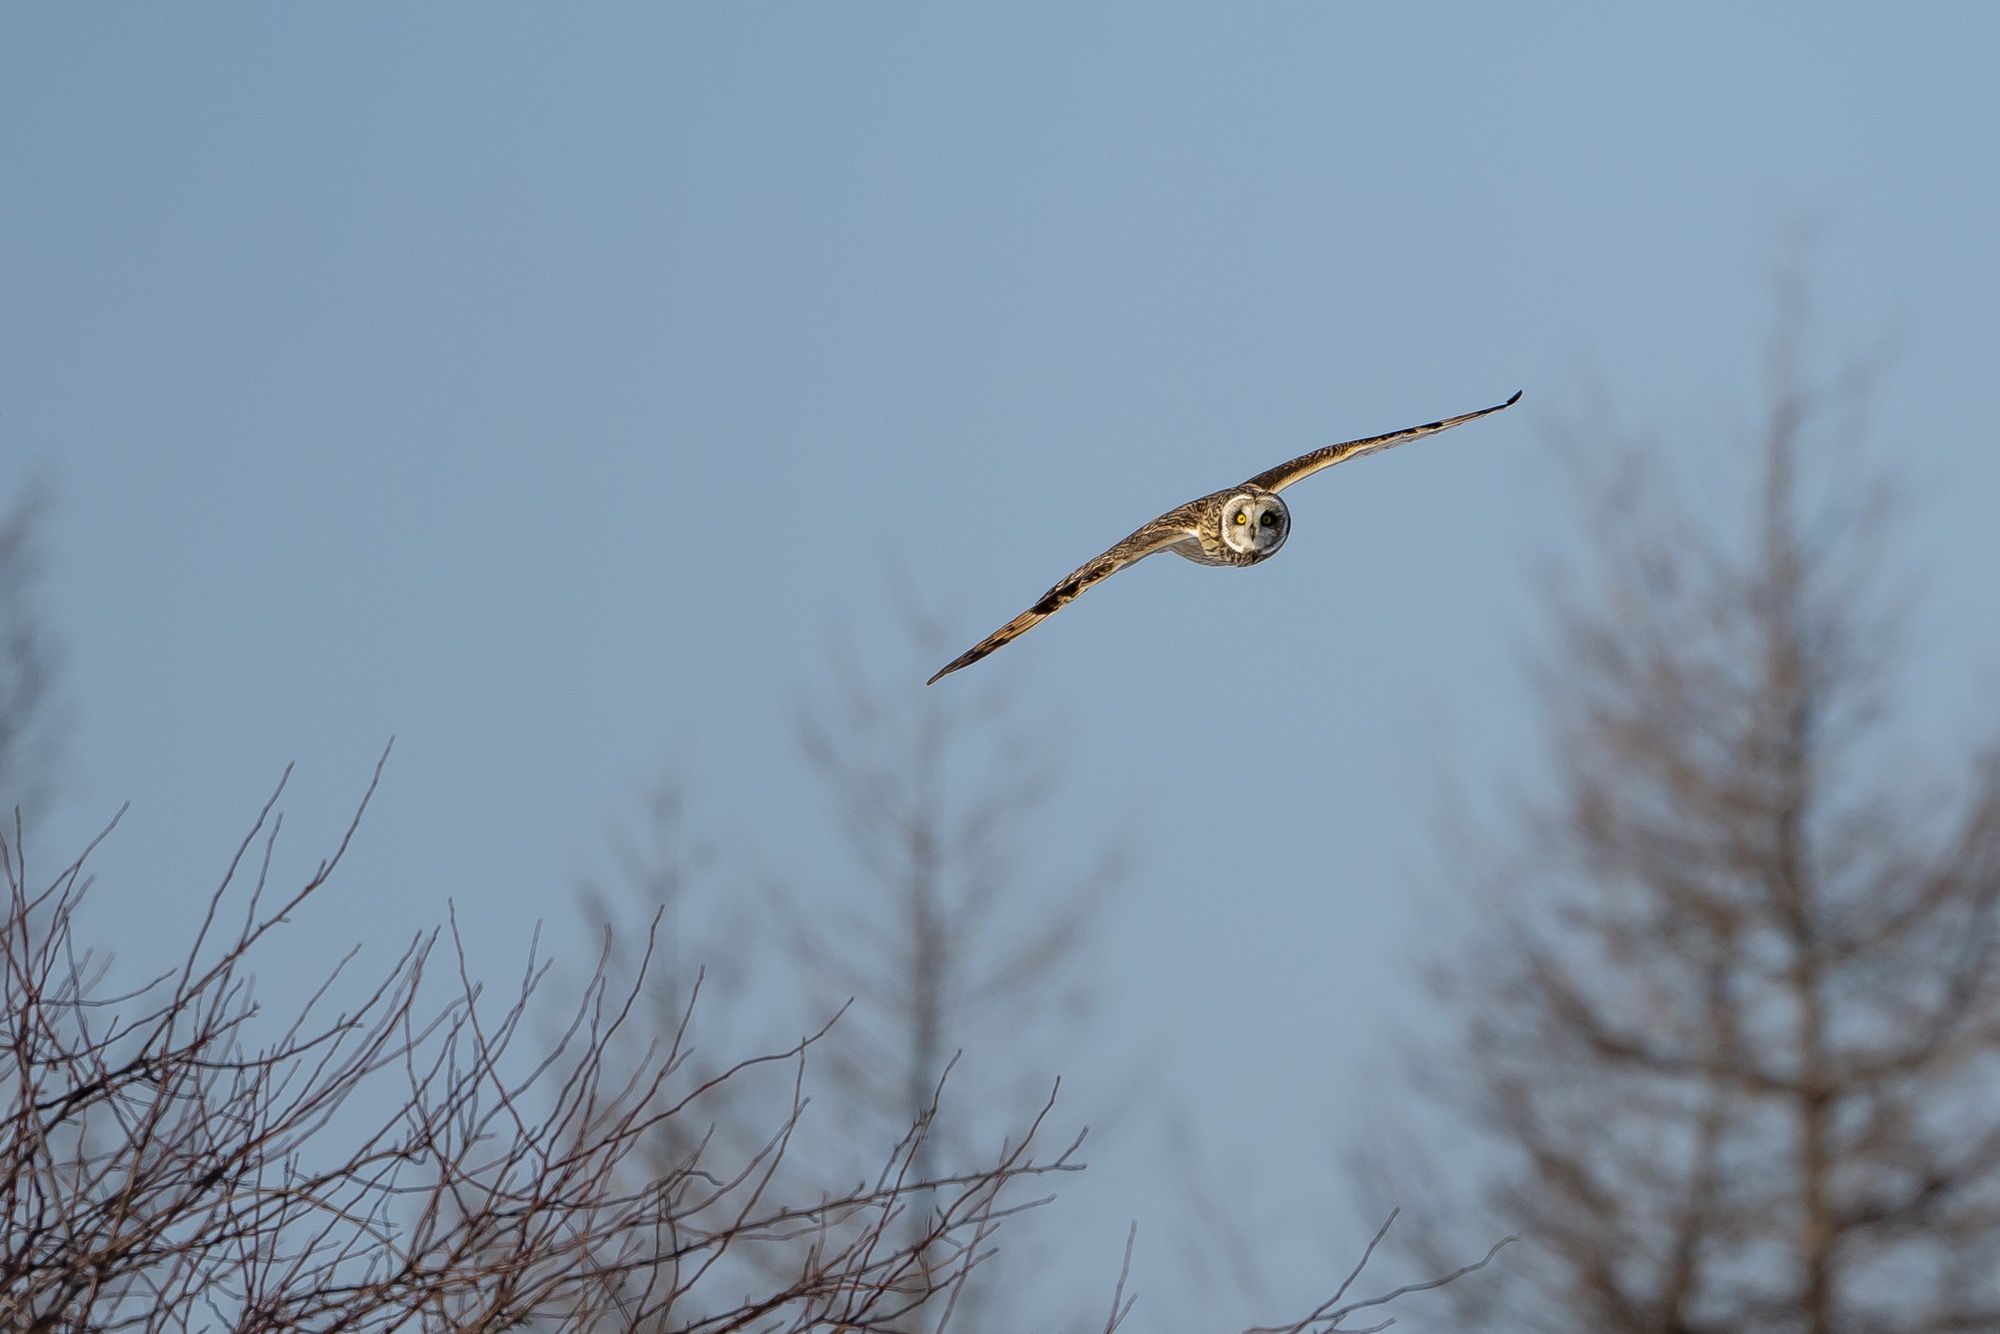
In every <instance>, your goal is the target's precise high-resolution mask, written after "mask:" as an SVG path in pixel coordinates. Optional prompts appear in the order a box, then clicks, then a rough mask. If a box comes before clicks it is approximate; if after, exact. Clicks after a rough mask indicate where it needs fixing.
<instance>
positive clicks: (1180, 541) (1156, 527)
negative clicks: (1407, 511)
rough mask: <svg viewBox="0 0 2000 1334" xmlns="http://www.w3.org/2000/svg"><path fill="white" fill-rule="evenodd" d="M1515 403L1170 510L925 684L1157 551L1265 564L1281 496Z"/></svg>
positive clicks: (1395, 434) (1357, 446)
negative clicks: (1321, 474)
mask: <svg viewBox="0 0 2000 1334" xmlns="http://www.w3.org/2000/svg"><path fill="white" fill-rule="evenodd" d="M1520 398H1521V395H1520V393H1519V392H1518V391H1516V393H1515V394H1514V397H1512V398H1510V399H1508V400H1507V401H1506V402H1505V403H1499V404H1495V405H1494V406H1493V407H1490V408H1481V409H1480V410H1479V411H1478V412H1468V413H1465V414H1464V415H1463V416H1459V417H1447V418H1445V419H1444V420H1443V421H1434V422H1428V423H1426V424H1425V425H1422V426H1411V427H1407V428H1406V429H1404V430H1401V431H1391V432H1389V433H1388V434H1387V435H1371V436H1368V437H1367V438H1366V439H1362V440H1349V441H1346V442H1345V443H1342V444H1338V445H1328V446H1326V447H1325V448H1324V449H1315V450H1314V451H1312V453H1310V454H1301V455H1299V457H1297V458H1295V459H1293V460H1292V461H1291V462H1289V463H1281V464H1279V465H1278V466H1277V467H1275V468H1272V469H1270V470H1269V471H1268V472H1260V473H1258V474H1257V475H1256V476H1255V477H1252V478H1251V479H1250V480H1249V481H1247V482H1245V483H1243V485H1241V486H1233V487H1228V488H1226V489H1224V490H1221V491H1215V492H1211V493H1210V494H1208V495H1205V496H1203V497H1202V498H1201V499H1199V500H1191V501H1189V502H1188V503H1187V504H1185V505H1181V506H1177V507H1176V508H1174V509H1170V510H1168V511H1167V512H1166V513H1165V514H1162V515H1161V516H1160V517H1159V518H1157V519H1155V520H1153V521H1152V522H1151V523H1149V524H1146V525H1145V526H1144V527H1142V528H1140V529H1139V530H1138V531H1136V532H1134V533H1133V534H1132V535H1131V536H1130V537H1127V538H1126V539H1125V540H1124V541H1122V542H1120V543H1118V545H1116V546H1114V547H1112V548H1111V550H1109V551H1107V552H1105V553H1104V554H1103V555H1101V556H1099V557H1097V558H1096V559H1095V560H1092V561H1090V562H1088V563H1087V564H1085V565H1083V566H1081V567H1080V568H1078V569H1076V570H1073V571H1071V572H1070V573H1069V575H1068V576H1067V577H1065V578H1064V579H1062V580H1061V581H1060V582H1058V583H1057V584H1056V585H1055V587H1053V588H1051V589H1050V590H1049V591H1048V592H1046V593H1044V594H1042V597H1041V600H1040V601H1038V602H1037V603H1035V605H1034V606H1032V607H1030V608H1028V609H1027V610H1026V611H1024V612H1022V613H1021V614H1020V615H1019V616H1016V617H1015V618H1014V619H1013V620H1011V621H1009V622H1007V624H1005V625H1003V626H1001V627H1000V628H999V629H998V630H995V631H994V632H993V633H992V634H990V635H988V636H987V637H986V638H984V639H982V640H980V641H979V642H978V643H977V644H975V645H973V646H972V647H971V648H969V649H967V650H966V651H965V652H964V653H962V654H960V655H959V656H958V657H956V658H954V659H952V660H951V661H950V662H949V663H947V664H945V666H944V667H943V669H941V670H940V671H939V672H938V674H937V676H933V677H932V678H931V679H930V681H929V682H927V683H926V684H930V685H935V684H936V683H937V681H938V679H939V677H943V676H948V675H950V674H951V673H952V672H955V671H957V670H958V669H959V668H961V667H969V666H971V665H972V664H973V663H975V662H978V661H979V660H980V659H981V658H983V657H985V656H986V655H987V654H989V653H991V652H993V650H995V649H997V648H999V647H1001V646H1002V645H1004V644H1007V643H1010V642H1011V641H1013V640H1015V639H1018V638H1020V636H1022V635H1023V634H1025V633H1027V632H1028V631H1029V630H1031V629H1033V628H1034V627H1035V626H1036V625H1038V624H1040V623H1041V622H1042V621H1044V620H1047V619H1048V618H1049V617H1050V616H1053V615H1055V613H1057V612H1058V611H1061V610H1062V609H1063V608H1064V607H1066V606H1068V605H1069V604H1070V603H1071V602H1074V601H1075V600H1076V598H1077V596H1078V595H1079V594H1080V593H1082V592H1083V591H1084V590H1085V589H1086V588H1089V587H1090V586H1091V585H1092V584H1097V583H1102V582H1103V581H1104V580H1106V579H1109V578H1110V577H1111V576H1112V575H1114V574H1116V573H1117V572H1118V571H1120V570H1122V569H1124V568H1125V567H1126V566H1127V565H1131V564H1133V563H1135V562H1137V561H1142V560H1144V559H1145V558H1146V557H1148V556H1151V555H1154V554H1155V553H1157V552H1161V551H1171V552H1173V553H1174V554H1176V555H1178V556H1184V557H1186V558H1187V559H1188V560H1191V561H1194V562H1196V563H1197V564H1201V565H1255V564H1257V563H1258V562H1259V561H1263V560H1269V559H1270V558H1271V557H1272V556H1274V555H1276V554H1277V551H1278V548H1279V547H1282V546H1283V545H1284V544H1285V538H1286V536H1287V535H1288V534H1289V533H1290V532H1291V512H1290V511H1289V510H1288V509H1287V508H1286V507H1285V502H1284V501H1282V500H1280V499H1279V498H1278V492H1280V491H1282V490H1284V489H1285V488H1286V487H1288V486H1290V485H1291V484H1292V483H1294V482H1297V481H1300V480H1302V479H1304V478H1307V477H1310V476H1312V475H1313V474H1314V473H1316V472H1318V471H1319V470H1320V469H1322V468H1331V467H1332V466H1333V465H1334V464H1336V463H1343V462H1345V461H1347V460H1348V459H1351V458H1357V457H1359V456H1360V455H1363V454H1372V453H1374V452H1376V451H1377V450H1382V449H1389V448H1391V447H1393V446H1395V445H1400V444H1404V443H1406V442H1408V441H1411V440H1417V439H1420V438H1422V437H1423V436H1427V435H1436V434H1437V433H1438V432H1439V431H1448V430H1450V429H1451V428H1452V427H1454V426H1461V425H1463V424H1465V423H1466V422H1469V421H1472V420H1474V419H1476V418H1479V417H1484V416H1486V415H1488V414H1489V413H1494V412H1498V411H1500V410H1501V409H1502V408H1510V407H1512V406H1514V404H1515V403H1517V402H1519V401H1520Z"/></svg>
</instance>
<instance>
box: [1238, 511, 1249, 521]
mask: <svg viewBox="0 0 2000 1334" xmlns="http://www.w3.org/2000/svg"><path fill="white" fill-rule="evenodd" d="M1236 522H1238V523H1248V522H1250V516H1249V515H1247V514H1245V513H1244V512H1243V511H1242V510H1238V511H1236Z"/></svg>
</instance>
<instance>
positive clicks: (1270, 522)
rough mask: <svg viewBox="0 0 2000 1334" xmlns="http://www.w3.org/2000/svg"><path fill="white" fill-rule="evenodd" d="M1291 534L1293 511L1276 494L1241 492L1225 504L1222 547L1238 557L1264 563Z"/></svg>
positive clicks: (1224, 502)
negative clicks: (1241, 556)
mask: <svg viewBox="0 0 2000 1334" xmlns="http://www.w3.org/2000/svg"><path fill="white" fill-rule="evenodd" d="M1291 531H1292V514H1291V511H1290V510H1288V509H1286V508H1285V502H1284V501H1282V500H1280V499H1278V496H1277V493H1276V492H1273V491H1239V492H1237V493H1236V494H1235V495H1233V496H1231V497H1230V498H1229V499H1227V500H1225V501H1223V502H1222V543H1223V545H1224V546H1226V547H1228V548H1229V549H1230V550H1231V551H1234V552H1236V553H1237V554H1239V555H1243V556H1248V557H1250V558H1251V559H1252V560H1263V559H1264V558H1265V557H1267V556H1270V555H1273V554H1275V553H1276V552H1277V550H1278V548H1279V547H1281V546H1283V545H1285V537H1286V535H1287V534H1289V533H1290V532H1291Z"/></svg>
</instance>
